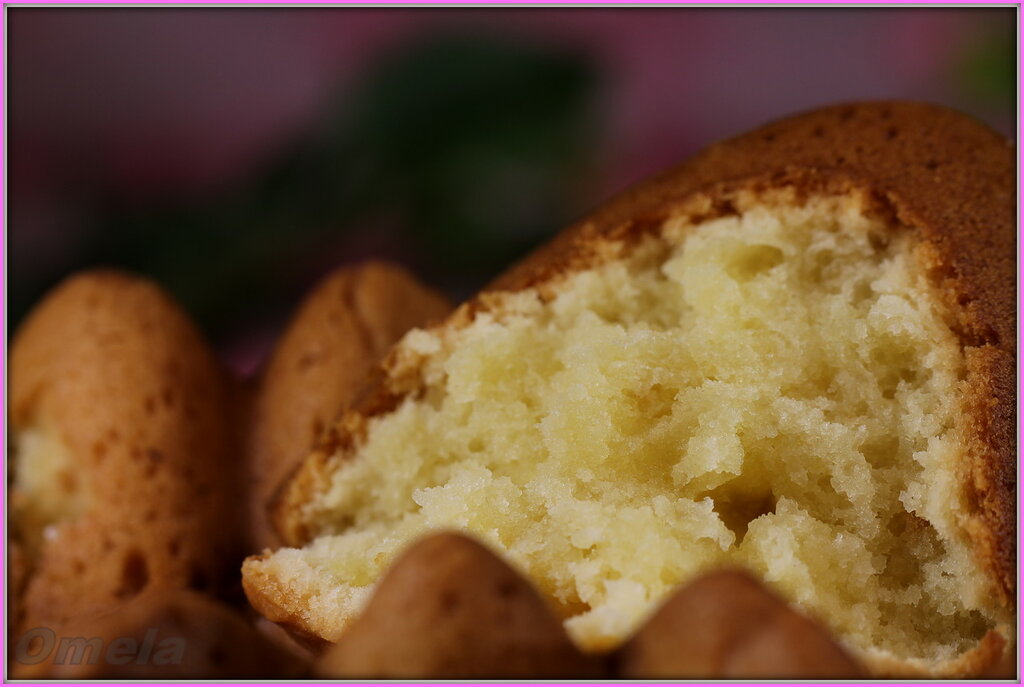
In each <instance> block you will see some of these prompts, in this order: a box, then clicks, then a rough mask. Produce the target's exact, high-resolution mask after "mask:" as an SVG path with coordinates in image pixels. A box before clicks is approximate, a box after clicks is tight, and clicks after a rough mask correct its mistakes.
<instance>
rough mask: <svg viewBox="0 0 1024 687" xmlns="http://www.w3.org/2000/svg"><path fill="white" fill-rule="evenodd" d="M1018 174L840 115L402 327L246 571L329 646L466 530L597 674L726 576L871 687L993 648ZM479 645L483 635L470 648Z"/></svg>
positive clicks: (780, 131) (875, 120)
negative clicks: (877, 680)
mask: <svg viewBox="0 0 1024 687" xmlns="http://www.w3.org/2000/svg"><path fill="white" fill-rule="evenodd" d="M1014 214H1015V198H1014V163H1013V149H1012V147H1011V146H1010V144H1008V143H1007V142H1006V141H1005V140H1004V139H1002V138H1001V137H1000V136H998V135H997V134H996V133H994V132H992V131H990V130H989V129H987V128H986V127H984V126H983V125H981V124H979V123H977V122H975V121H974V120H972V119H970V118H968V117H965V116H963V115H961V114H958V113H956V112H953V111H950V110H947V109H943V108H938V107H934V106H928V105H921V104H910V103H866V104H858V105H849V106H840V107H833V108H829V109H824V110H820V111H817V112H812V113H809V114H805V115H801V116H797V117H794V118H791V119H787V120H784V121H781V122H777V123H774V124H770V125H768V126H766V127H764V128H761V129H758V130H756V131H754V132H752V133H749V134H746V135H744V136H742V137H740V138H736V139H733V140H729V141H726V142H723V143H719V144H716V145H713V146H711V147H710V148H708V149H707V150H705V151H704V152H702V153H700V154H699V155H697V156H696V157H694V158H693V159H691V160H690V161H688V162H686V163H684V164H683V165H682V166H680V167H678V168H676V169H674V170H672V171H670V172H667V173H665V174H663V175H661V176H658V177H656V178H654V179H653V180H651V181H649V182H647V183H645V184H643V185H641V186H639V187H637V188H636V189H634V190H632V191H629V192H626V193H625V194H623V195H621V196H619V197H618V198H616V199H614V200H612V201H611V202H610V203H609V204H608V205H606V206H605V207H603V208H601V209H599V210H598V211H596V212H595V213H594V214H593V215H591V216H590V217H589V218H587V219H585V220H584V221H582V222H580V223H579V224H577V225H576V226H574V227H572V228H570V229H568V230H567V231H566V232H564V233H563V234H562V235H560V236H559V237H558V238H557V239H555V240H554V241H553V242H552V243H551V244H549V245H548V246H547V247H546V248H544V249H542V250H541V251H540V252H538V253H537V254H536V255H534V256H532V257H531V258H529V259H528V260H526V261H525V262H524V263H522V264H521V265H519V266H517V267H515V268H513V269H512V270H511V271H510V272H509V273H507V274H506V275H504V276H503V277H502V278H500V279H499V280H497V281H496V282H495V283H494V284H492V285H491V287H489V288H488V289H486V290H485V291H483V292H482V293H481V294H479V295H478V296H477V297H476V298H474V299H473V300H471V301H469V302H468V303H465V304H463V305H462V306H461V307H460V308H458V309H457V310H456V311H455V313H454V314H452V315H451V316H450V317H449V318H447V319H446V320H445V321H443V322H442V323H440V324H439V325H437V326H433V327H430V328H427V329H423V330H413V331H412V332H410V333H409V334H408V335H406V336H405V337H404V338H403V339H402V340H401V341H400V342H399V343H398V344H397V345H396V346H395V347H394V348H393V349H392V351H391V353H390V354H389V356H388V358H387V359H386V361H385V362H384V364H383V365H382V368H381V370H380V373H379V381H378V383H377V385H376V387H375V390H374V392H373V393H370V394H369V395H367V396H366V397H365V399H364V400H363V401H362V402H361V403H360V404H358V405H357V406H356V407H355V408H353V409H351V410H349V411H347V412H346V413H345V414H344V415H343V416H342V417H341V418H340V419H339V420H338V422H337V423H336V424H335V425H334V426H333V428H332V429H330V430H329V431H328V432H327V433H326V434H325V435H324V439H323V440H322V441H321V443H320V444H319V446H318V447H317V448H316V449H315V450H314V451H313V452H312V453H311V454H310V455H309V457H308V458H307V459H306V460H305V462H304V463H303V465H302V466H301V467H300V469H299V470H298V472H297V473H296V474H295V475H294V477H293V478H292V479H291V480H290V481H289V482H288V484H287V486H286V487H285V488H284V489H283V490H282V492H281V496H280V498H279V499H278V501H277V505H276V507H275V511H274V518H275V520H276V523H277V526H278V529H279V532H280V534H281V536H282V537H283V539H284V541H285V542H286V543H287V544H288V545H289V546H290V547H294V548H284V549H280V550H278V551H276V552H273V553H270V552H267V553H265V554H264V555H262V556H257V557H253V558H250V559H248V560H247V562H246V563H245V565H244V567H243V582H244V585H245V588H246V591H247V594H248V596H249V599H250V601H251V602H252V603H253V605H254V606H255V607H256V608H257V609H259V610H260V611H261V612H262V613H264V614H265V615H266V616H267V617H268V618H270V619H271V620H274V621H277V622H280V623H283V624H286V625H288V626H290V627H291V628H293V629H295V630H296V631H298V632H300V633H303V634H306V635H308V636H312V637H318V638H321V639H323V640H327V641H334V640H335V639H337V638H338V637H339V636H340V635H341V633H342V631H343V630H344V629H345V627H346V625H347V624H349V623H350V622H351V620H352V619H353V618H355V617H356V616H357V615H358V614H359V612H360V609H361V608H362V607H363V605H364V604H365V603H366V600H367V599H368V597H369V595H370V593H371V591H372V590H373V588H374V585H375V583H376V581H377V580H378V578H379V577H380V575H381V574H382V572H383V571H384V570H385V568H386V567H387V565H388V564H389V562H390V561H391V560H392V559H393V558H394V557H395V555H396V553H398V552H399V551H401V550H403V548H404V547H405V546H406V545H407V544H408V543H409V542H411V541H412V540H413V539H415V538H418V537H420V536H421V535H423V534H425V533H427V532H430V531H434V530H437V529H456V530H462V531H465V532H467V533H471V534H472V535H474V536H476V537H477V538H479V539H481V540H482V541H483V542H485V543H486V544H487V545H488V546H489V547H490V548H492V549H494V550H496V551H498V552H501V553H502V554H503V555H504V556H505V557H506V559H507V560H508V561H509V562H510V563H511V564H512V565H513V566H514V567H516V568H517V569H518V570H519V571H520V572H521V573H522V574H523V575H524V576H526V577H527V579H529V580H530V581H531V583H532V584H533V585H535V586H536V587H537V588H538V589H539V590H540V592H541V593H542V594H543V595H544V596H545V597H546V598H547V599H548V600H549V601H550V602H551V603H552V604H553V605H554V607H555V608H556V609H557V610H558V612H559V614H560V616H561V617H562V618H563V622H564V624H565V627H566V629H567V631H568V632H569V634H570V636H571V637H572V638H573V639H574V640H575V642H576V643H577V644H578V645H579V646H580V647H582V648H583V649H585V650H587V651H590V652H600V651H605V650H611V649H613V648H615V647H617V646H619V645H621V644H622V643H623V642H624V641H625V640H626V639H628V638H629V637H630V636H631V634H632V633H634V632H635V631H636V630H637V628H638V627H640V626H641V624H642V623H643V622H644V620H645V619H646V618H647V617H648V616H649V615H650V614H651V613H652V612H653V611H654V610H655V609H656V608H657V607H658V606H659V605H660V604H661V603H663V602H664V601H665V599H666V598H667V597H668V595H669V594H670V593H671V591H672V590H673V589H675V588H676V587H677V586H678V585H681V584H684V583H687V582H689V581H691V580H692V579H695V578H696V576H698V575H699V574H701V573H702V572H704V571H706V570H709V569H712V568H716V567H721V566H725V565H728V566H738V567H742V568H746V569H748V570H750V571H751V572H753V573H754V574H755V575H756V576H757V577H758V578H760V579H761V580H763V581H764V582H765V583H766V584H767V585H768V586H769V587H770V588H771V589H772V590H773V591H775V592H776V593H778V594H780V595H781V596H782V597H783V598H785V599H787V600H788V601H789V602H790V603H792V604H794V605H795V606H796V607H797V608H799V609H800V610H801V611H803V612H805V613H807V614H808V615H810V616H812V617H815V618H817V619H820V620H821V621H822V622H823V623H824V624H825V625H826V626H827V627H828V628H829V629H830V630H831V631H832V632H833V633H834V634H835V635H836V636H837V637H839V638H840V640H841V642H842V643H843V645H844V647H845V648H846V649H847V650H848V651H849V652H851V654H852V655H853V656H855V657H856V658H857V659H858V660H859V661H861V662H863V663H864V664H865V665H866V666H868V667H869V669H870V670H872V671H873V672H874V673H875V674H879V675H892V674H901V675H914V674H917V675H942V676H957V675H972V674H978V673H980V672H982V671H984V670H986V669H987V667H988V666H990V665H992V664H994V663H996V662H997V661H999V660H1001V659H1005V656H1006V655H1007V653H1008V652H1009V651H1010V650H1011V648H1012V645H1013V642H1014V641H1015V639H1014V636H1013V629H1012V626H1013V623H1014V614H1015V608H1014V595H1015V548H1014V541H1015V524H1014V506H1013V504H1014V492H1015V477H1014V474H1015V469H1016V444H1015V438H1014V412H1015V395H1014V394H1015V391H1014V385H1015V382H1014V380H1015V376H1014V370H1015V350H1016V341H1015V288H1014V279H1015V269H1014V266H1015V263H1014V249H1015V237H1014ZM481 632H486V629H485V628H481Z"/></svg>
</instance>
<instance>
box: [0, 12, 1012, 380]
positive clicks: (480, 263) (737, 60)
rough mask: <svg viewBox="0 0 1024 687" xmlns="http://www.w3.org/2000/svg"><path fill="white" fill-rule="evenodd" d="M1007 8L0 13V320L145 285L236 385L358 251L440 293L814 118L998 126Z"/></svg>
mask: <svg viewBox="0 0 1024 687" xmlns="http://www.w3.org/2000/svg"><path fill="white" fill-rule="evenodd" d="M1017 22H1018V17H1017V10H1016V8H1015V7H1002V8H998V7H997V8H981V9H974V8H959V9H936V8H920V9H918V8H901V9H890V8H863V9H767V8H763V9H757V8H753V9H727V8H718V9H695V8H673V9H650V8H648V9H610V10H606V9H583V10H569V9H537V8H520V9H501V10H490V9H467V10H463V9H458V10H456V9H416V10H414V9H344V8H336V9H325V8H324V9H322V8H295V9H244V10H235V9H182V8H161V9H91V8H77V9H48V8H19V7H14V8H8V9H7V36H8V45H7V59H8V63H7V75H8V79H9V80H8V91H7V108H8V109H7V126H8V130H7V136H8V138H7V141H8V149H7V164H8V177H7V179H8V186H7V193H8V196H7V198H8V215H7V228H8V307H9V327H10V330H9V331H11V332H13V331H14V330H15V328H16V326H17V323H18V321H19V320H20V319H21V318H22V317H24V315H25V313H26V312H27V311H28V309H29V308H30V307H31V306H32V304H33V303H34V302H35V301H36V300H38V299H39V298H40V297H41V295H42V294H43V293H45V291H46V290H47V289H49V288H50V287H52V286H53V285H54V284H55V283H56V282H57V281H59V280H60V279H61V278H63V277H65V276H67V275H68V274H70V273H72V272H74V271H75V270H78V269H82V268H84V267H88V266H94V265H116V266H121V267H124V268H128V269H131V270H134V271H137V272H140V273H143V274H146V275H149V276H151V277H153V278H154V279H156V280H158V281H159V282H161V283H162V284H164V285H165V286H166V287H167V288H168V289H169V290H170V291H171V292H172V293H173V294H174V295H175V297H177V298H178V299H179V300H180V301H181V302H182V303H183V304H184V306H185V307H186V308H187V309H188V310H189V311H190V312H191V313H192V314H193V316H194V317H195V318H196V319H197V320H198V321H199V322H200V324H201V325H202V327H203V328H204V329H205V331H206V333H207V334H208V336H209V337H210V338H211V339H212V340H213V342H214V343H215V344H216V346H217V347H218V348H219V349H220V351H221V352H222V353H223V354H224V355H225V357H226V358H227V359H228V360H229V362H230V363H231V364H232V365H233V366H234V367H235V368H236V369H238V370H240V371H242V372H248V371H251V370H253V369H254V368H255V366H256V365H257V364H258V362H259V361H260V359H261V358H262V357H263V355H264V354H265V353H266V351H267V349H268V347H269V346H270V345H271V344H272V342H273V340H274V337H275V336H276V335H277V333H278V331H279V330H280V327H281V326H282V324H283V322H284V321H285V320H286V319H287V317H288V315H289V313H290V312H291V310H292V309H293V308H294V306H295V304H296V303H297V302H298V299H299V298H300V297H301V295H302V293H303V292H304V291H305V290H306V289H308V288H309V287H310V286H311V285H312V284H313V283H314V282H315V281H316V280H317V279H319V278H320V277H322V276H323V275H324V274H326V273H327V272H328V271H330V270H331V269H333V268H335V267H337V266H339V265H341V264H346V263H352V262H358V261H360V260H364V259H366V258H369V257H379V258H387V259H391V260H395V261H398V262H401V263H403V264H405V265H407V266H408V267H410V268H411V269H412V270H414V271H415V272H416V273H417V274H418V275H419V276H420V277H421V278H422V279H424V280H426V281H427V282H429V283H431V284H434V285H435V286H437V287H439V288H441V289H443V290H445V291H446V292H447V293H449V294H450V295H451V296H452V297H453V298H463V297H465V296H467V295H469V294H471V293H472V292H473V291H474V290H475V289H477V288H478V287H480V286H481V285H483V284H484V283H486V282H487V281H489V280H490V279H491V278H492V277H494V276H495V275H496V274H497V273H498V272H500V271H501V270H502V269H503V268H504V267H505V266H507V265H508V264H509V263H510V262H512V261H514V260H515V259H516V258H518V257H520V256H521V255H522V254H523V253H525V252H526V251H528V250H529V249H530V248H532V247H534V246H536V245H537V244H538V243H540V242H542V241H543V240H545V239H546V238H547V237H550V236H551V235H552V234H553V233H555V232H556V231H558V229H560V228H561V227H563V226H565V225H566V224H568V223H569V222H571V221H572V220H573V219H575V218H578V217H579V216H581V215H582V214H583V213H584V212H586V211H587V210H588V209H590V208H592V207H594V206H595V205H597V204H599V203H600V202H602V201H603V200H605V199H606V198H608V197H609V196H610V195H611V194H613V193H615V192H617V191H620V190H622V189H624V188H626V187H628V186H629V185H631V184H633V183H635V182H637V181H640V180H641V179H643V178H644V177H646V176H648V175H650V174H652V173H655V172H657V171H660V170H662V169H664V168H666V167H668V166H670V165H672V164H674V163H676V162H679V161H681V160H682V159H683V158H684V157H686V156H687V155H689V154H691V153H693V152H696V151H697V150H698V149H700V148H701V147H703V146H705V145H707V144H708V143H710V142H712V141H714V140H716V139H719V138H723V137H727V136H731V135H734V134H738V133H741V132H743V131H744V130H746V129H749V128H751V127H754V126H757V125H759V124H761V123H764V122H766V121H768V120H770V119H773V118H777V117H780V116H784V115H787V114H790V113H793V112H797V111H800V110H804V109H808V108H812V107H815V106H818V105H823V104H829V103H834V102H837V101H849V100H860V99H876V98H901V99H916V100H926V101H931V102H936V103H941V104H946V105H950V106H952V107H955V108H958V109H960V110H963V111H966V112H968V113H970V114H973V115H975V116H976V117H978V118H980V119H982V120H983V121H985V122H987V123H988V124H989V125H991V126H993V127H994V128H996V129H997V130H999V131H1000V132H1002V133H1003V134H1005V135H1006V136H1008V137H1015V136H1016V130H1017V93H1016V85H1017V74H1016V64H1017V57H1016V41H1017Z"/></svg>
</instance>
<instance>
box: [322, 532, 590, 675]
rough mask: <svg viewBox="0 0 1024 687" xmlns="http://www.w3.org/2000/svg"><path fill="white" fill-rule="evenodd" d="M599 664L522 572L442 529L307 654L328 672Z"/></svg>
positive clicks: (457, 671) (566, 668) (491, 671)
mask: <svg viewBox="0 0 1024 687" xmlns="http://www.w3.org/2000/svg"><path fill="white" fill-rule="evenodd" d="M481 628H487V629H486V631H484V630H482V629H481ZM604 672H605V666H604V664H603V662H602V660H600V659H597V658H594V657H588V656H584V655H583V654H582V653H580V651H579V649H577V648H576V647H575V646H574V645H573V643H572V642H571V641H570V640H569V637H568V636H567V635H566V634H565V630H563V629H562V626H561V623H560V622H559V620H558V617H557V616H556V615H555V614H554V613H553V611H552V609H551V608H550V607H549V606H548V605H547V604H546V603H545V602H544V601H543V600H542V599H541V598H540V597H539V596H538V595H537V592H536V591H535V590H534V589H532V588H531V587H530V585H529V584H528V583H527V582H526V581H525V580H524V579H523V578H522V577H520V576H519V575H518V574H517V573H516V572H515V571H513V570H512V569H511V568H509V567H508V565H507V564H506V563H504V562H503V561H501V560H500V559H499V558H498V557H497V556H495V555H494V554H493V553H491V552H490V551H488V550H487V549H486V548H484V547H483V546H481V545H480V544H478V543H477V542H475V541H474V540H472V539H470V538H468V537H464V536H462V535H459V534H454V533H447V532H445V533H441V534H435V535H432V536H429V537H427V538H425V539H423V540H421V541H419V542H417V543H415V544H414V545H413V546H412V547H410V548H409V549H408V550H407V551H406V552H404V553H403V554H402V555H401V556H400V557H399V559H398V560H397V561H396V562H395V564H394V565H393V566H392V567H391V568H390V570H389V571H388V572H387V574H386V575H385V576H384V578H383V580H381V583H380V585H379V587H378V588H377V590H376V592H375V593H374V595H373V598H372V599H371V600H370V602H369V604H368V605H367V607H366V610H365V611H364V612H363V613H362V614H361V615H360V617H359V618H358V620H356V621H355V622H354V623H352V625H351V627H349V628H348V630H346V632H345V633H344V634H343V635H342V636H341V638H340V639H339V641H338V643H337V644H336V645H334V646H333V647H332V648H330V649H328V650H327V651H326V652H325V653H324V654H323V656H321V657H320V659H319V660H318V661H317V664H316V674H317V675H318V676H320V677H323V678H328V679H352V678H376V679H381V678H392V679H394V678H405V679H410V678H423V677H426V676H429V677H430V678H432V679H463V680H464V679H474V678H475V679H483V678H495V677H500V678H505V679H509V678H520V679H538V678H548V679H551V678H563V679H565V678H573V679H581V678H597V677H600V676H601V675H603V674H604Z"/></svg>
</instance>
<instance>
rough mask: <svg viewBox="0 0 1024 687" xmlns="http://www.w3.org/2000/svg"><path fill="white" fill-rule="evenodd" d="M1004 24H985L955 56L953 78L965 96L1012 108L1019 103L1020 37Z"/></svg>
mask: <svg viewBox="0 0 1024 687" xmlns="http://www.w3.org/2000/svg"><path fill="white" fill-rule="evenodd" d="M1006 28H1007V27H1005V26H1003V25H1002V24H999V25H995V24H993V25H991V26H986V25H983V26H982V27H981V30H979V31H978V32H977V33H976V34H975V35H974V36H973V37H972V38H971V39H970V40H969V41H968V42H967V43H966V45H965V47H964V48H963V49H962V50H960V51H958V52H956V53H955V54H954V55H953V68H952V72H953V79H954V82H955V83H956V85H957V88H958V89H959V90H960V91H962V92H963V93H964V94H965V96H967V97H968V98H971V99H975V100H980V101H981V102H982V103H984V104H985V105H986V106H987V107H990V108H992V109H999V108H1012V107H1013V106H1014V104H1015V102H1016V93H1015V91H1014V85H1015V84H1016V83H1017V39H1016V35H1015V33H1014V32H1012V31H1008V30H1006Z"/></svg>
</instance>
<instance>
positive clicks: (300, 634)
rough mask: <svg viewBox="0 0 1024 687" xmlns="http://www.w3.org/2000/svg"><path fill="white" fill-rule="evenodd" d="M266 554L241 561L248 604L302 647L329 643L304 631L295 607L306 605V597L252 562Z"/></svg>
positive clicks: (302, 621)
mask: <svg viewBox="0 0 1024 687" xmlns="http://www.w3.org/2000/svg"><path fill="white" fill-rule="evenodd" d="M267 555H269V554H263V555H260V556H250V557H249V558H247V559H246V560H245V563H243V564H242V588H243V589H244V590H245V595H246V597H247V598H248V599H249V604H250V605H251V606H252V607H253V608H254V609H255V610H256V611H257V612H258V613H260V614H261V615H262V616H263V617H264V618H266V619H267V620H270V621H273V622H275V623H277V624H278V625H280V626H281V627H282V628H284V629H285V630H287V631H288V634H289V635H290V636H291V637H292V638H294V639H295V640H296V641H297V642H299V643H300V644H301V645H302V646H304V647H306V648H308V649H310V650H312V651H318V650H320V649H322V648H323V647H325V646H326V645H327V644H328V642H327V641H326V640H325V639H323V638H322V637H318V636H316V635H313V634H311V633H310V632H309V631H308V630H307V623H306V621H305V620H303V619H302V618H301V617H300V616H299V612H298V610H297V609H301V608H304V607H306V606H307V605H308V603H309V600H308V599H303V598H301V597H298V596H297V595H296V594H295V593H294V592H293V591H292V590H291V589H288V588H287V587H286V586H284V585H282V584H281V582H280V580H278V579H277V578H275V577H273V576H272V575H269V574H267V573H266V572H265V571H264V570H262V569H261V568H260V567H259V566H257V565H253V563H256V562H258V561H261V560H263V559H265V558H266V557H267Z"/></svg>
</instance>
